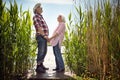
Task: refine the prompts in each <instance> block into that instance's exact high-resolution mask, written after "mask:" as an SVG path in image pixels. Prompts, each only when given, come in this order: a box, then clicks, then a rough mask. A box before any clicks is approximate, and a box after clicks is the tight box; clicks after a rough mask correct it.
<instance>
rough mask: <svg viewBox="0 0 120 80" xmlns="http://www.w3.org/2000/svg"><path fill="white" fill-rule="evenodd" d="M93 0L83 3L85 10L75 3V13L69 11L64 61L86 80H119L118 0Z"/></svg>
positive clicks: (119, 23) (119, 19) (119, 15)
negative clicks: (89, 3)
mask: <svg viewBox="0 0 120 80" xmlns="http://www.w3.org/2000/svg"><path fill="white" fill-rule="evenodd" d="M76 1H77V0H76ZM95 1H97V2H96V3H94V4H92V5H85V7H86V11H82V9H81V4H79V5H76V6H75V10H76V14H72V13H70V14H69V17H68V19H69V23H67V31H66V34H65V41H64V46H65V60H66V64H67V65H68V67H69V68H70V70H71V72H73V73H75V74H76V75H77V76H81V77H83V78H86V79H87V78H88V79H87V80H89V77H92V78H94V79H96V80H119V79H120V66H119V65H120V2H119V0H101V1H99V0H95ZM93 5H94V7H92V6H93Z"/></svg>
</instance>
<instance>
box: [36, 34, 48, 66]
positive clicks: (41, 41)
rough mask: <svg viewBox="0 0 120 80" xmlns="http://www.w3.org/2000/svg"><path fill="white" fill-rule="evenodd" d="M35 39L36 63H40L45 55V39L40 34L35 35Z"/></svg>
mask: <svg viewBox="0 0 120 80" xmlns="http://www.w3.org/2000/svg"><path fill="white" fill-rule="evenodd" d="M36 40H37V44H38V54H37V64H38V65H40V64H41V63H42V62H43V61H44V58H45V56H46V52H47V40H46V39H44V38H43V37H42V36H41V35H37V36H36Z"/></svg>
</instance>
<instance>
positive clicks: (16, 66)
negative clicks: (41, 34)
mask: <svg viewBox="0 0 120 80" xmlns="http://www.w3.org/2000/svg"><path fill="white" fill-rule="evenodd" d="M9 3H10V6H9V8H6V7H5V6H6V3H3V2H2V0H0V74H1V77H0V80H16V79H17V80H18V78H19V77H21V76H23V75H24V74H26V72H27V70H29V69H30V68H32V67H33V62H34V59H35V54H34V53H35V51H34V49H35V47H34V45H33V44H32V43H33V41H32V39H31V25H32V23H31V16H30V15H31V14H30V12H29V10H28V11H24V12H23V11H22V6H20V9H18V6H17V3H16V1H14V3H13V4H12V3H11V2H9Z"/></svg>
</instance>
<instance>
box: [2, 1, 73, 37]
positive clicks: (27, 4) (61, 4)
mask: <svg viewBox="0 0 120 80" xmlns="http://www.w3.org/2000/svg"><path fill="white" fill-rule="evenodd" d="M9 1H12V2H14V0H3V2H6V6H7V7H9ZM16 2H17V4H18V6H19V7H20V5H22V9H23V11H25V10H28V9H29V10H30V12H31V16H32V17H33V7H34V5H35V4H36V3H38V2H40V3H41V4H42V7H43V13H42V15H43V17H44V19H45V20H46V23H47V25H48V27H49V36H51V35H52V33H53V31H54V29H55V28H56V26H57V24H58V23H57V16H58V15H59V14H60V13H62V14H64V16H65V18H66V22H67V21H68V15H69V13H70V12H71V11H72V10H73V8H74V7H73V0H16ZM33 29H34V27H33Z"/></svg>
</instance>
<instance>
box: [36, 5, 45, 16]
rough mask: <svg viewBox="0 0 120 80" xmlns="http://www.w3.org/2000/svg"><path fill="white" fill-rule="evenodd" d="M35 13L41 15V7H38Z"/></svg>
mask: <svg viewBox="0 0 120 80" xmlns="http://www.w3.org/2000/svg"><path fill="white" fill-rule="evenodd" d="M36 12H37V13H39V14H41V13H42V12H43V10H42V7H40V6H38V7H37V8H36Z"/></svg>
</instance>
